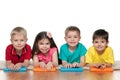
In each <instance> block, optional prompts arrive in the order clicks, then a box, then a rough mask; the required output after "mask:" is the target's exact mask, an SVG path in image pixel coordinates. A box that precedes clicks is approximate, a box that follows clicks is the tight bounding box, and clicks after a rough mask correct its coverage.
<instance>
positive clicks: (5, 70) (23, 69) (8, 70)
mask: <svg viewBox="0 0 120 80" xmlns="http://www.w3.org/2000/svg"><path fill="white" fill-rule="evenodd" d="M3 70H4V72H26V71H27V68H26V67H21V68H20V69H19V70H10V69H8V68H7V67H6V68H4V69H3Z"/></svg>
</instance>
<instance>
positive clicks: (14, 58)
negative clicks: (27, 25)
mask: <svg viewBox="0 0 120 80" xmlns="http://www.w3.org/2000/svg"><path fill="white" fill-rule="evenodd" d="M10 40H11V43H12V44H9V45H8V46H7V48H6V56H5V57H6V66H7V67H8V69H10V70H18V69H20V68H21V67H22V66H25V67H27V66H29V61H30V58H31V47H30V46H29V45H28V44H27V43H26V42H27V32H26V30H25V29H24V28H23V27H15V28H14V29H13V30H12V32H11V39H10Z"/></svg>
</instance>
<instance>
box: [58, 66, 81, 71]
mask: <svg viewBox="0 0 120 80" xmlns="http://www.w3.org/2000/svg"><path fill="white" fill-rule="evenodd" d="M60 71H61V72H83V68H82V67H79V68H65V67H61V68H60Z"/></svg>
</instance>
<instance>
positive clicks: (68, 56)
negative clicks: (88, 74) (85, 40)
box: [59, 43, 87, 63]
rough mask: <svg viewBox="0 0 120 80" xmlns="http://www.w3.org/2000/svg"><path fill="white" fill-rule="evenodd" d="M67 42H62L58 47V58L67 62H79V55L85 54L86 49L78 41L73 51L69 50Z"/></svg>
mask: <svg viewBox="0 0 120 80" xmlns="http://www.w3.org/2000/svg"><path fill="white" fill-rule="evenodd" d="M68 47H69V46H68V44H67V43H66V44H63V45H62V46H61V47H60V55H59V58H60V59H61V60H63V61H67V62H68V63H74V62H78V63H80V57H82V56H85V54H86V51H87V49H86V48H85V46H84V45H83V44H81V43H78V45H77V47H76V49H75V50H74V51H73V52H70V51H69V48H68Z"/></svg>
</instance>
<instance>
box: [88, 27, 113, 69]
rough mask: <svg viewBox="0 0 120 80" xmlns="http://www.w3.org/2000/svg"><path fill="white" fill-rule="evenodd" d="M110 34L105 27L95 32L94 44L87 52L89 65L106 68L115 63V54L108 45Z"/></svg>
mask: <svg viewBox="0 0 120 80" xmlns="http://www.w3.org/2000/svg"><path fill="white" fill-rule="evenodd" d="M108 38H109V34H108V32H107V31H105V30H104V29H98V30H96V31H95V32H94V34H93V42H92V43H93V46H91V47H90V48H89V49H88V51H87V53H86V63H87V66H89V67H93V66H94V67H97V68H106V67H111V66H112V64H113V63H114V55H113V50H112V48H111V47H109V46H108V43H109V41H108Z"/></svg>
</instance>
